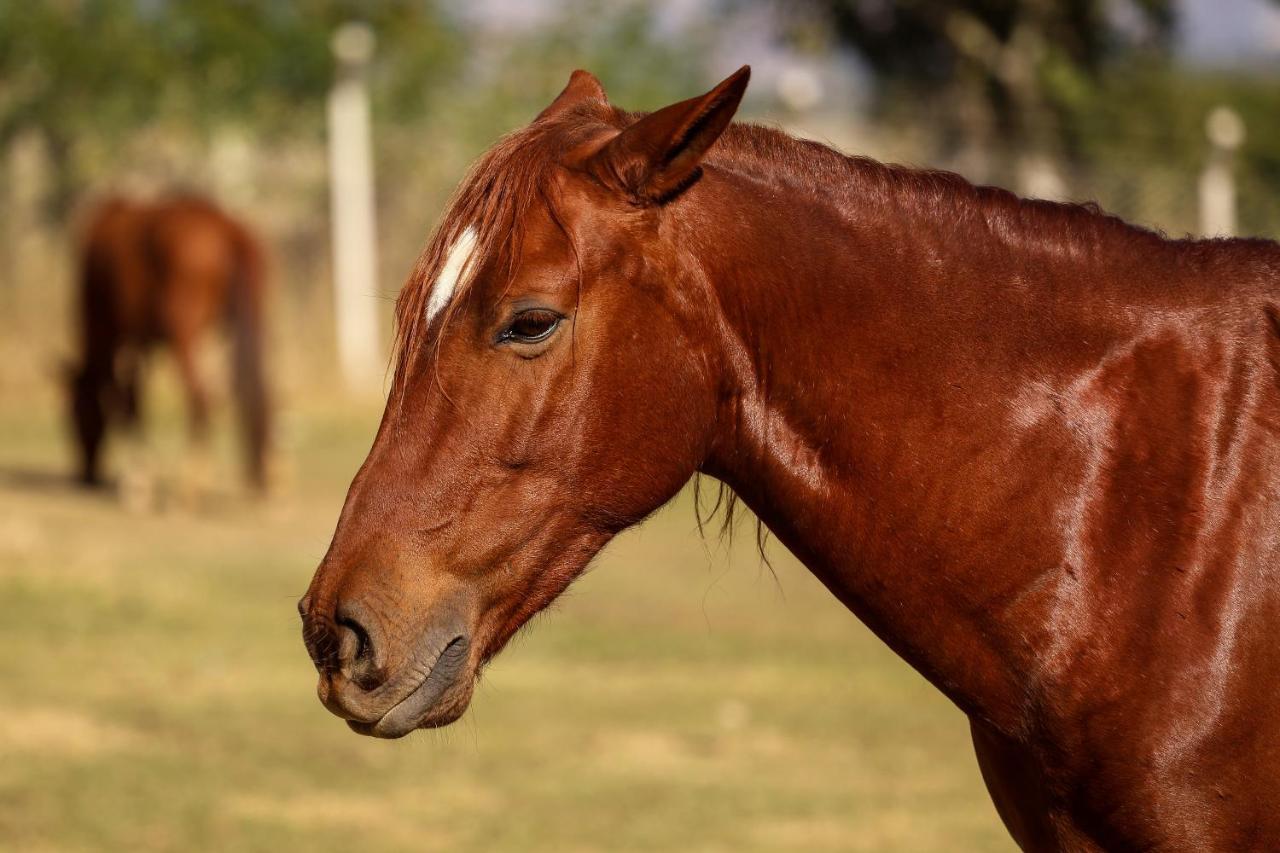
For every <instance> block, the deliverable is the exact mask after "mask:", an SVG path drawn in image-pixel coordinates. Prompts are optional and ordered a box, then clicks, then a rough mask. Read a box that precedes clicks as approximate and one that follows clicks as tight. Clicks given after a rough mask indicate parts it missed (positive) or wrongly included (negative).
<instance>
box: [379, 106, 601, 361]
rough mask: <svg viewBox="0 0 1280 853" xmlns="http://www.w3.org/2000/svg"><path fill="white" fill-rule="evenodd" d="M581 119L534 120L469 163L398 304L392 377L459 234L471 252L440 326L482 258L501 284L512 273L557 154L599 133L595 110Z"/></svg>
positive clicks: (416, 339)
mask: <svg viewBox="0 0 1280 853" xmlns="http://www.w3.org/2000/svg"><path fill="white" fill-rule="evenodd" d="M585 117H586V113H585V111H570V112H569V113H567V114H564V115H560V116H555V117H548V118H540V119H538V120H536V121H534V122H532V123H531V124H529V125H526V126H525V127H522V128H520V129H518V130H515V131H512V132H511V133H508V134H507V135H506V136H504V137H502V138H501V139H500V140H498V142H497V143H496V144H495V145H494V146H493V147H492V148H490V149H489V150H488V151H486V152H485V153H484V154H482V155H481V156H480V158H479V159H478V160H476V162H475V163H474V164H472V166H471V168H470V169H469V170H468V171H467V174H466V176H465V177H464V178H463V180H462V182H461V183H460V184H459V185H458V188H457V189H456V190H455V191H454V193H453V196H452V197H451V198H450V199H449V202H448V203H447V204H446V206H445V211H444V214H443V216H441V218H440V221H439V222H438V223H437V224H436V226H435V228H434V230H433V231H432V234H431V237H430V239H429V240H428V242H427V246H426V248H425V249H424V250H423V252H422V254H421V255H419V257H418V260H417V263H415V264H414V267H413V271H412V272H411V273H410V274H409V279H408V281H407V282H406V284H405V286H404V288H403V289H402V290H401V291H400V295H399V297H398V298H397V299H396V311H395V316H396V335H395V346H394V350H393V352H394V355H393V361H394V367H395V370H396V372H397V374H400V373H401V372H402V371H403V370H404V369H405V367H406V365H407V364H408V362H409V360H410V359H411V358H412V357H413V356H414V355H415V354H416V353H417V352H418V351H419V349H420V348H421V346H422V345H423V344H424V343H425V341H426V337H427V335H426V333H427V329H426V328H425V326H426V308H427V302H428V300H429V299H430V295H431V287H432V285H433V284H434V283H435V281H436V279H437V278H438V277H439V275H440V271H441V270H442V269H443V267H444V264H445V259H446V257H447V256H448V254H449V249H450V248H451V247H452V246H453V245H454V243H456V242H457V240H458V238H459V237H460V236H461V235H462V232H463V231H464V230H466V229H467V228H473V229H474V230H475V233H476V244H475V249H474V250H473V251H472V254H471V260H470V261H469V262H468V264H467V268H466V269H465V270H464V271H463V274H462V275H461V277H460V279H459V281H458V284H457V287H456V289H455V291H454V295H453V298H452V299H451V301H450V304H449V305H447V306H446V307H445V309H444V311H442V312H441V328H444V326H445V325H447V324H448V322H449V320H450V318H451V317H452V316H453V314H454V313H455V311H456V309H457V307H458V306H459V305H461V304H463V303H464V302H465V301H466V296H467V294H468V293H469V292H470V291H471V290H472V289H473V288H474V283H475V277H474V275H471V273H473V272H474V271H475V268H476V267H477V265H478V263H479V262H480V259H484V261H485V262H486V263H489V264H492V265H493V269H494V270H495V271H496V273H497V274H498V275H499V276H500V277H502V278H503V279H504V280H506V281H510V280H511V278H512V277H513V276H514V275H515V271H516V263H517V259H518V258H519V257H520V250H521V247H522V246H523V244H524V237H525V221H526V220H525V214H526V213H527V212H528V211H529V209H530V207H531V206H532V205H533V204H534V203H535V202H537V201H539V200H541V201H542V202H544V203H545V204H547V205H548V206H549V207H552V208H553V209H554V206H553V201H552V199H551V198H550V197H549V190H548V183H549V181H548V178H549V176H550V174H551V171H552V169H553V168H554V167H555V165H556V164H557V163H558V162H559V155H560V154H561V153H562V152H563V151H565V150H566V149H567V148H570V147H572V146H573V145H575V144H578V143H579V142H582V141H585V139H586V138H587V137H588V136H589V135H590V134H591V133H592V132H595V131H598V130H599V128H600V121H601V119H602V118H605V116H604V115H603V114H601V113H599V112H592V113H591V117H592V118H593V119H594V120H592V121H584V120H583V119H584V118H585ZM437 339H438V338H437Z"/></svg>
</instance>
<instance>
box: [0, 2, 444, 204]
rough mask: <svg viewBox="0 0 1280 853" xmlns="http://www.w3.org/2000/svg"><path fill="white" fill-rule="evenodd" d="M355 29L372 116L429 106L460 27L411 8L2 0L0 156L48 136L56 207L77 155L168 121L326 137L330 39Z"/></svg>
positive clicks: (75, 181)
mask: <svg viewBox="0 0 1280 853" xmlns="http://www.w3.org/2000/svg"><path fill="white" fill-rule="evenodd" d="M352 18H358V19H361V20H364V21H367V22H368V23H369V24H371V25H372V26H373V28H374V30H375V32H376V33H377V36H378V40H379V48H378V53H377V57H376V61H375V67H374V78H373V82H374V96H375V106H376V107H378V108H381V109H385V110H388V111H392V112H394V113H396V114H399V115H404V114H411V113H415V112H420V111H422V110H423V109H425V107H426V104H427V99H426V93H427V83H428V81H430V80H431V79H432V78H433V77H435V76H438V75H441V74H443V73H446V72H448V71H450V70H452V69H453V68H454V67H456V66H457V65H458V63H459V61H460V58H461V55H460V50H459V48H458V40H457V39H456V38H453V37H452V36H453V34H454V30H455V29H456V25H455V24H454V23H453V22H452V21H451V20H450V19H449V18H448V17H447V16H445V15H443V14H442V13H440V12H439V11H438V10H437V8H436V6H435V5H434V4H433V3H430V2H423V1H422V0H418V2H412V0H364V2H361V0H295V2H291V3H258V2H250V1H249V0H49V2H35V3H30V2H19V0H0V148H2V147H3V146H4V145H5V144H6V143H8V142H9V141H10V140H11V139H12V138H13V137H14V136H15V135H17V134H19V133H22V132H29V131H34V132H37V133H39V134H40V135H41V136H42V137H43V140H44V142H45V144H46V148H47V150H48V153H49V155H50V156H51V158H52V159H53V161H54V166H55V169H54V171H55V176H56V180H57V181H58V186H57V187H56V188H55V191H54V193H53V194H52V196H53V197H52V199H51V200H52V201H53V203H54V207H55V209H57V210H59V211H61V210H64V209H65V208H66V206H67V204H68V203H69V201H70V200H71V198H72V197H73V196H74V194H75V192H76V191H77V189H78V188H79V185H80V183H81V177H82V175H81V174H80V170H79V169H77V164H76V162H75V156H74V155H75V146H76V144H77V143H78V142H79V141H81V140H84V139H86V138H91V139H94V140H97V141H99V142H106V143H108V144H109V143H110V142H111V141H112V140H113V139H116V138H119V137H120V136H122V135H124V134H127V133H129V132H131V131H133V130H135V129H136V128H138V127H139V126H143V125H148V124H155V123H164V122H172V123H175V124H180V125H182V126H183V127H185V128H195V129H196V130H197V131H198V132H199V131H203V132H205V133H208V132H209V131H210V130H212V129H213V128H215V127H216V126H219V125H222V124H226V123H241V124H247V125H252V127H253V128H254V132H255V133H258V134H272V133H286V132H287V133H290V134H297V133H298V132H299V131H302V132H310V133H314V134H317V135H318V134H319V133H321V132H322V127H323V125H322V117H323V110H324V95H325V93H326V92H327V90H328V88H329V85H330V83H331V81H332V75H333V58H332V54H331V51H330V47H329V42H330V38H331V36H332V33H333V30H334V28H335V27H336V26H337V25H338V24H339V23H341V22H342V21H345V20H349V19H352Z"/></svg>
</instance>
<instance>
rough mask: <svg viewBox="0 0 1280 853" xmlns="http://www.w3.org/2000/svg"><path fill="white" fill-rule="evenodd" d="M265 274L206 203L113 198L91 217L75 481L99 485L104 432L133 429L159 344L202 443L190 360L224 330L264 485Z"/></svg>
mask: <svg viewBox="0 0 1280 853" xmlns="http://www.w3.org/2000/svg"><path fill="white" fill-rule="evenodd" d="M262 266H263V265H262V254H261V251H260V250H259V247H258V244H257V242H256V241H255V239H254V238H253V236H252V235H251V234H250V233H249V231H248V230H247V229H246V228H245V227H244V226H243V225H241V224H240V223H238V222H236V221H235V220H234V219H232V218H231V217H230V216H228V215H227V214H226V213H225V212H223V211H222V210H221V209H219V208H218V207H217V206H215V205H214V204H213V203H211V202H209V201H207V200H205V199H201V198H197V197H193V196H175V197H173V198H168V199H164V200H161V201H158V202H155V203H143V202H138V201H131V200H126V199H123V198H112V199H109V200H107V201H106V202H104V203H102V204H101V205H100V206H99V207H98V208H97V209H96V210H95V211H94V213H93V215H92V217H91V219H90V222H89V226H88V229H87V233H86V235H85V240H84V245H83V248H82V251H81V267H80V290H79V328H78V333H79V341H80V346H81V352H80V357H79V363H78V364H76V365H74V366H73V367H72V369H71V370H70V376H69V381H70V386H71V388H70V390H71V419H72V424H73V427H74V432H75V437H76V439H77V442H78V445H79V450H80V479H81V481H82V482H84V483H85V484H87V485H97V484H99V483H101V482H102V470H101V468H102V466H101V456H102V447H103V443H104V440H105V438H106V434H107V430H108V427H110V426H112V425H113V424H115V425H117V426H120V427H122V428H126V429H131V430H133V431H135V432H137V431H138V430H140V429H141V424H140V396H141V381H142V369H143V366H144V365H143V362H144V360H145V357H146V356H147V354H148V353H149V352H150V351H151V350H153V349H155V348H157V347H167V348H168V349H169V350H170V351H171V352H172V353H173V356H174V359H175V361H176V362H177V366H178V371H179V374H180V376H181V379H182V383H183V386H184V388H185V392H186V398H187V408H188V414H189V419H190V428H191V437H192V441H193V444H195V445H197V446H199V445H201V444H203V443H204V442H205V441H206V440H207V434H208V428H209V426H208V425H209V399H208V392H207V390H206V387H205V383H204V381H203V379H202V377H201V375H200V371H199V368H198V358H197V353H198V348H199V346H200V343H201V341H202V340H203V339H204V338H205V337H207V336H208V334H209V333H210V331H211V330H213V329H214V328H215V327H217V326H218V325H219V324H226V326H227V327H228V329H229V331H230V333H231V337H232V349H233V365H232V374H233V379H234V384H235V392H236V395H237V397H238V400H239V404H240V409H241V413H240V416H241V425H242V431H243V434H244V443H245V450H246V460H247V465H246V467H247V474H248V479H249V482H250V484H251V485H252V486H253V487H254V488H256V489H259V490H260V489H262V488H264V487H265V486H266V457H267V445H268V440H269V436H268V426H269V424H268V418H269V412H268V401H267V388H266V382H265V379H264V376H263V364H262V337H263V328H262V315H263V296H264V294H263V287H264V284H263V272H262Z"/></svg>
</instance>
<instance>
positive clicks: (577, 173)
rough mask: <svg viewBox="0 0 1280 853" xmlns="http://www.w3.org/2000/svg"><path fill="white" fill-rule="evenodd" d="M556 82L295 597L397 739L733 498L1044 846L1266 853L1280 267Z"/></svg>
mask: <svg viewBox="0 0 1280 853" xmlns="http://www.w3.org/2000/svg"><path fill="white" fill-rule="evenodd" d="M747 73H748V72H747V70H746V69H743V70H742V71H739V72H738V73H737V74H734V75H733V76H732V77H730V78H729V79H727V80H726V81H724V82H723V83H721V84H720V85H719V86H717V87H715V88H714V89H713V90H711V91H710V92H708V93H707V94H705V95H703V96H700V97H697V98H692V99H690V100H687V101H683V102H681V103H678V104H674V105H672V106H669V107H666V108H665V109H661V110H659V111H657V112H654V113H651V114H648V115H641V114H636V113H628V112H624V111H622V110H619V109H616V108H615V107H613V106H611V105H610V104H609V103H608V101H607V100H606V98H605V94H604V92H603V90H602V89H601V87H600V84H599V83H598V82H597V81H596V80H595V79H594V78H593V77H591V76H590V75H589V74H586V73H584V72H576V73H575V74H574V75H573V77H572V78H571V80H570V83H569V85H568V86H567V87H566V89H565V90H564V92H563V93H561V95H560V96H559V97H558V98H557V99H556V101H555V102H554V103H553V104H551V106H550V107H548V108H547V109H546V110H545V111H544V112H543V113H542V114H541V115H540V116H538V118H537V119H536V120H535V121H533V122H532V123H531V124H530V125H529V126H527V127H525V128H523V129H521V130H519V131H517V132H515V133H514V134H512V135H511V136H509V137H507V138H506V139H504V140H503V141H501V142H499V143H498V144H497V145H496V146H495V147H494V148H492V149H491V150H490V151H489V152H488V153H487V154H486V155H485V156H484V157H483V158H482V159H481V160H480V161H479V162H478V163H477V164H476V166H474V167H473V169H472V171H471V173H470V175H469V177H468V178H467V179H466V180H465V181H464V183H463V184H462V186H461V187H460V189H459V190H458V192H457V194H456V195H455V197H454V200H453V201H452V202H451V205H450V207H449V209H448V210H447V211H446V213H445V215H444V217H443V219H442V221H441V223H440V225H439V226H438V228H437V231H436V233H435V235H434V237H433V239H432V241H431V243H430V245H429V247H428V249H427V250H426V252H425V254H424V255H423V257H422V259H421V261H420V262H419V264H418V266H417V268H416V269H415V270H414V272H413V273H412V275H411V277H410V279H409V282H408V284H407V285H406V287H405V289H404V291H403V293H402V294H401V297H400V301H399V321H400V326H399V328H400V342H399V353H398V363H397V365H396V372H395V378H394V382H393V385H392V389H391V393H390V398H389V401H388V404H387V408H386V413H385V415H384V417H383V420H382V424H381V426H380V428H379V430H378V434H377V437H376V439H375V441H374V444H373V448H372V449H371V451H370V453H369V456H368V458H367V459H366V461H365V463H364V465H363V467H362V468H361V469H360V472H359V473H358V474H357V475H356V477H355V481H354V482H353V483H352V485H351V490H350V492H349V494H348V495H347V500H346V505H345V506H344V507H343V511H342V515H341V517H340V519H339V521H338V528H337V532H336V533H335V535H334V539H333V543H332V545H331V546H330V549H329V551H328V553H327V554H326V555H325V558H324V560H323V561H322V562H321V564H320V566H319V568H318V569H317V571H316V574H315V577H314V579H313V580H312V582H311V586H310V589H309V590H308V591H307V594H306V595H305V596H304V597H303V599H302V601H301V603H300V609H301V611H302V614H303V617H304V637H305V639H306V642H307V645H308V650H309V652H310V654H311V656H312V659H313V660H314V662H315V664H316V666H317V668H318V670H319V672H320V682H319V693H320V698H321V700H322V701H323V702H324V704H325V705H326V706H327V707H328V708H329V709H330V710H331V711H333V712H334V713H335V714H338V715H339V716H342V717H344V718H346V719H347V720H348V722H349V725H350V726H351V727H352V728H353V729H355V730H356V731H357V732H361V733H365V734H372V735H376V736H380V737H399V736H402V735H404V734H406V733H408V732H410V731H412V730H413V729H415V728H420V727H430V726H439V725H444V724H446V723H449V722H451V721H452V720H454V719H456V718H457V717H458V716H459V715H460V714H461V713H462V712H463V710H464V709H465V707H466V706H467V703H468V702H469V700H470V697H471V695H472V691H473V689H474V685H475V681H476V678H477V674H478V673H479V671H480V669H481V667H482V666H483V665H484V664H485V662H486V661H488V660H489V659H490V658H491V657H493V655H495V654H496V653H497V652H498V651H499V650H500V649H501V648H502V647H503V645H504V644H505V643H506V642H507V641H508V639H509V638H510V637H511V636H512V635H513V634H514V633H515V632H516V630H517V629H519V628H520V627H521V626H522V625H523V624H525V622H526V621H527V620H528V619H529V618H530V617H531V616H532V615H533V614H535V613H536V612H538V611H539V610H540V609H542V608H543V607H545V606H546V605H547V604H548V603H549V602H550V601H551V600H552V599H554V598H555V597H556V596H557V595H558V594H560V592H562V591H563V590H564V589H565V588H566V587H567V586H568V585H569V583H570V582H572V581H573V579H574V578H575V577H577V576H578V575H579V574H580V573H581V572H582V570H583V568H584V567H585V566H586V565H587V562H588V561H589V560H590V559H591V558H592V556H593V555H594V554H595V553H596V552H597V551H598V550H599V549H600V548H601V547H602V546H603V545H604V544H605V543H606V542H608V541H609V539H610V538H611V537H613V536H614V534H616V533H617V532H619V531H620V530H622V529H623V528H626V527H628V526H629V525H632V524H635V523H637V522H639V521H640V520H642V519H643V518H644V517H645V516H647V515H648V514H649V513H651V512H653V511H654V510H655V509H657V508H658V507H659V506H661V505H662V504H663V503H664V502H666V501H667V500H669V499H670V498H671V497H672V496H673V495H675V494H676V492H677V491H678V490H679V489H680V488H681V486H682V485H683V484H684V483H685V482H686V481H687V480H688V479H689V478H690V477H691V476H693V475H694V474H695V472H702V473H704V474H708V475H711V476H714V477H716V478H718V479H719V480H721V481H722V482H723V483H725V484H726V485H727V486H728V487H730V488H732V489H733V490H735V491H736V493H737V494H738V495H739V496H740V497H741V498H742V499H743V500H744V501H745V502H746V503H747V504H748V505H749V506H750V507H751V508H752V509H753V510H754V511H755V513H756V514H757V515H758V516H759V518H760V519H762V520H763V522H764V523H765V524H766V525H767V526H768V528H769V529H770V530H772V531H773V532H774V533H775V534H777V536H778V538H779V539H781V540H782V542H783V543H784V544H786V545H787V547H789V548H790V549H791V551H792V552H794V553H795V554H796V556H797V557H799V559H800V560H801V561H802V562H803V563H804V564H805V565H806V566H807V567H808V568H809V569H810V570H811V571H812V572H813V573H814V574H815V575H817V577H818V578H820V579H821V580H822V582H823V583H824V584H826V586H827V587H828V588H829V589H830V590H831V591H832V593H833V594H834V595H835V596H836V597H837V598H839V599H840V601H842V602H843V603H844V604H845V605H847V606H848V607H849V609H850V610H852V611H853V612H854V613H856V614H857V615H858V616H859V617H860V618H861V619H862V620H863V621H865V622H866V623H867V625H869V626H870V627H871V628H872V629H873V630H874V631H875V632H876V633H877V634H878V635H879V636H880V637H881V638H882V639H884V640H885V641H886V642H887V643H888V644H889V645H890V646H891V647H892V648H893V649H894V650H895V651H897V653H898V654H900V655H901V656H902V657H903V658H904V659H906V660H907V661H908V662H909V663H910V664H911V665H912V666H914V667H915V668H916V669H917V670H919V671H920V672H921V673H923V674H924V675H925V676H926V677H927V678H928V679H929V680H930V681H931V682H932V683H933V684H934V685H936V686H937V687H938V688H939V689H941V690H942V691H943V692H944V693H945V694H946V695H947V696H948V697H950V698H951V699H952V700H953V701H954V702H955V703H956V704H957V705H958V706H959V707H960V708H961V709H962V710H963V711H964V712H965V713H966V714H967V715H968V717H969V719H970V721H971V727H972V733H973V740H974V743H975V746H976V749H977V755H978V762H979V765H980V767H981V770H982V773H983V776H984V778H985V780H986V783H987V786H988V789H989V790H990V792H991V795H992V797H993V799H994V800H995V803H996V806H997V809H998V811H999V813H1000V816H1001V817H1002V819H1003V820H1004V822H1005V824H1006V826H1007V827H1008V828H1009V830H1010V832H1011V833H1012V834H1013V836H1014V837H1015V838H1016V839H1017V841H1018V843H1019V844H1021V845H1022V846H1023V847H1024V848H1026V849H1028V850H1101V849H1106V850H1173V849H1187V850H1198V851H1205V850H1220V851H1228V850H1230V851H1238V850H1245V849H1252V850H1264V849H1265V850H1276V849H1280V702H1278V701H1277V690H1280V641H1278V640H1277V638H1276V629H1277V626H1278V625H1280V246H1277V245H1276V244H1274V243H1271V242H1267V241H1261V240H1168V239H1165V238H1164V237H1163V236H1161V235H1159V234H1156V233H1153V232H1150V231H1147V230H1144V229H1140V228H1136V227H1134V226H1131V225H1128V224H1126V223H1124V222H1122V221H1120V220H1118V219H1116V218H1114V217H1109V216H1105V215H1103V214H1101V213H1100V212H1099V211H1098V210H1097V209H1096V208H1094V207H1090V206H1077V205H1066V204H1056V203H1051V202H1045V201H1028V200H1023V199H1019V198H1017V197H1015V196H1014V195H1012V194H1010V193H1007V192H1005V191H1003V190H998V189H993V188H981V187H974V186H972V185H970V184H968V183H967V182H965V181H964V180H963V179H961V178H959V177H958V176H955V175H951V174H945V173H938V172H929V171H919V170H912V169H904V168H899V167H892V166H885V165H882V164H879V163H876V162H874V161H871V160H867V159H863V158H856V157H847V156H845V155H843V154H840V153H839V152H836V151H833V150H831V149H829V148H827V147H825V146H823V145H820V144H818V143H816V142H808V141H803V140H797V139H793V138H791V137H789V136H787V135H785V134H784V133H781V132H779V131H777V130H773V129H768V128H763V127H754V126H749V125H732V124H730V119H731V117H732V115H733V114H734V112H735V110H736V108H737V106H738V103H739V100H740V98H741V97H742V94H743V91H744V89H745V87H746V84H747Z"/></svg>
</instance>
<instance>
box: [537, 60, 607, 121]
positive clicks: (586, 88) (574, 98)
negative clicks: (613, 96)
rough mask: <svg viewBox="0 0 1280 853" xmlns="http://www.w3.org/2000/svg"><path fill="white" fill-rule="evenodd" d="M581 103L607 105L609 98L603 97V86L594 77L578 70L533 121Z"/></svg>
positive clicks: (587, 72) (589, 73)
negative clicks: (593, 102) (592, 102)
mask: <svg viewBox="0 0 1280 853" xmlns="http://www.w3.org/2000/svg"><path fill="white" fill-rule="evenodd" d="M583 101H599V102H600V103H602V104H607V103H609V98H608V97H607V96H606V95H605V93H604V86H601V85H600V81H599V80H597V79H596V76H595V75H594V74H592V73H591V72H590V71H583V70H582V69H581V68H579V69H578V70H577V71H575V72H573V73H572V74H570V75H569V84H568V85H567V86H565V87H564V90H563V91H562V92H561V93H560V94H559V95H556V99H555V100H554V101H552V102H551V105H550V106H549V107H547V108H546V109H545V110H543V111H542V112H540V113H538V118H537V119H534V121H537V120H538V119H544V118H546V117H547V116H553V115H555V114H556V113H561V112H564V111H565V110H567V109H569V108H570V107H575V106H577V105H578V104H580V103H582V102H583Z"/></svg>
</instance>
